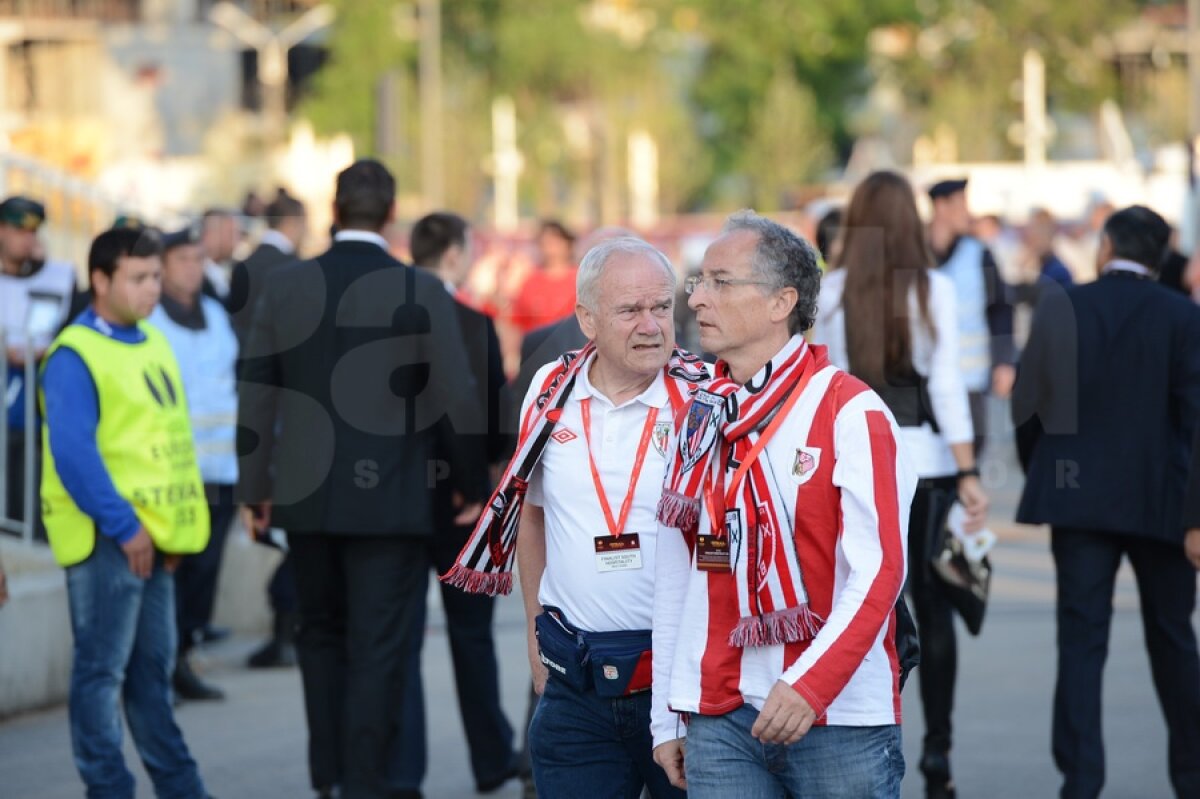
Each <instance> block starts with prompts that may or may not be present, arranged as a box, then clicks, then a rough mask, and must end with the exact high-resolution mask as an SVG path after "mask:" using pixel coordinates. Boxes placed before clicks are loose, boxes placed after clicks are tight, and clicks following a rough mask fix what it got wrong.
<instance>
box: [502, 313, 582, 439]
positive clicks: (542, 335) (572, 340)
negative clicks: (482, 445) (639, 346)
mask: <svg viewBox="0 0 1200 799" xmlns="http://www.w3.org/2000/svg"><path fill="white" fill-rule="evenodd" d="M584 344H587V336H585V335H583V331H582V330H581V329H580V328H579V320H578V319H577V318H576V317H575V315H574V314H572V315H571V316H568V317H567V318H566V319H562V320H560V321H558V322H553V323H551V324H548V325H542V326H541V327H539V328H535V329H534V330H530V331H529V332H528V333H526V334H525V338H523V339H521V369H520V371H519V372H517V376H516V378H514V379H513V381H512V384H511V385H510V386H509V391H508V403H507V405H508V407H507V410H506V412H505V414H504V416H505V422H506V423H507V425H508V427H507V428H506V429H507V431H508V432H509V433H510V439H509V443H510V445H512V444H515V443H516V438H515V436H516V434H517V433H518V432H519V431H520V424H521V419H520V417H521V403H523V402H524V401H525V394H526V393H528V391H529V384H530V383H531V382H533V376H534V375H535V374H537V370H538V369H541V368H542V367H543V366H545V365H546V364H548V363H550V361H553V360H554V359H555V358H557V357H558V356H560V355H562V354H563V353H564V352H570V351H571V350H577V349H579V348H580V347H582V346H583V345H584Z"/></svg>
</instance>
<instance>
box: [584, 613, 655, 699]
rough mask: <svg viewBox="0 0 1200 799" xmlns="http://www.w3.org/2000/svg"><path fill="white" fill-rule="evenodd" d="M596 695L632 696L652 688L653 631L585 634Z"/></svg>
mask: <svg viewBox="0 0 1200 799" xmlns="http://www.w3.org/2000/svg"><path fill="white" fill-rule="evenodd" d="M583 637H584V642H585V643H586V645H587V665H588V666H589V668H590V671H591V674H592V684H593V685H594V686H595V687H596V695H597V696H602V697H606V698H611V697H617V696H629V695H630V694H637V693H641V692H642V691H649V690H650V679H651V674H652V669H651V653H650V631H649V630H630V631H627V632H626V631H620V632H608V633H584V634H583Z"/></svg>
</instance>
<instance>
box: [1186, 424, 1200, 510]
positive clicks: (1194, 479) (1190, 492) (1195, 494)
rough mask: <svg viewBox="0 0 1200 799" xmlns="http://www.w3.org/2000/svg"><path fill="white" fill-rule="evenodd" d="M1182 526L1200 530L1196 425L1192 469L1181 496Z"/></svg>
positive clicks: (1199, 441) (1199, 431) (1199, 442)
mask: <svg viewBox="0 0 1200 799" xmlns="http://www.w3.org/2000/svg"><path fill="white" fill-rule="evenodd" d="M1183 526H1184V528H1185V529H1187V530H1200V424H1197V425H1196V440H1195V441H1193V442H1192V468H1191V471H1190V473H1189V476H1188V486H1187V493H1186V494H1184V496H1183Z"/></svg>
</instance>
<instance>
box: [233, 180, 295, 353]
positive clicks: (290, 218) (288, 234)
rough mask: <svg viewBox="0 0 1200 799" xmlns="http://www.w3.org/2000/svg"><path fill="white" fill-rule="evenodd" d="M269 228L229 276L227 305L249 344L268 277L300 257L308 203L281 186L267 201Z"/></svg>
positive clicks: (235, 326) (240, 337) (242, 338)
mask: <svg viewBox="0 0 1200 799" xmlns="http://www.w3.org/2000/svg"><path fill="white" fill-rule="evenodd" d="M266 221H267V230H266V231H265V232H264V233H263V234H262V238H260V239H259V241H258V246H257V247H255V248H254V252H252V253H250V255H248V256H247V257H246V260H244V261H238V262H237V263H235V264H234V265H233V272H232V273H231V274H230V277H229V296H228V297H227V298H226V300H225V307H226V308H227V309H228V310H229V318H230V321H231V322H232V323H233V330H234V332H235V333H237V336H238V341H239V342H240V343H241V344H242V345H245V343H246V338H247V336H248V335H249V334H250V321H251V319H253V318H254V307H255V306H256V305H257V304H258V300H259V298H260V297H261V296H262V292H263V287H264V286H265V285H266V284H267V278H268V277H269V276H270V275H271V273H272V272H274V271H275V270H276V269H278V268H279V267H281V266H283V265H285V264H290V263H292V262H293V261H295V260H296V251H297V250H298V249H299V248H300V246H301V245H302V244H303V243H304V238H305V236H306V235H308V214H307V212H306V211H305V209H304V203H302V202H300V201H299V200H298V199H296V198H295V197H293V196H292V195H290V194H288V193H287V191H285V190H284V189H282V188H280V189H279V192H278V193H277V194H276V195H275V199H274V200H272V201H271V202H270V203H269V204H268V205H267V211H266Z"/></svg>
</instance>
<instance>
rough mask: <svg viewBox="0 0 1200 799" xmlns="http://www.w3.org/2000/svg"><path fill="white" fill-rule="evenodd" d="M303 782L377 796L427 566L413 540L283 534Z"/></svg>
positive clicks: (355, 797) (354, 796)
mask: <svg viewBox="0 0 1200 799" xmlns="http://www.w3.org/2000/svg"><path fill="white" fill-rule="evenodd" d="M288 544H289V546H290V547H291V553H292V565H293V567H294V569H295V573H296V592H297V597H298V599H299V614H300V627H299V632H298V634H297V637H296V650H297V654H298V655H299V659H300V674H301V678H302V681H303V685H304V704H305V711H306V713H307V717H308V734H309V744H308V763H309V770H310V773H311V776H312V783H313V787H315V788H324V787H328V786H333V785H338V784H340V785H341V786H342V794H341V795H342V797H343V799H385V798H386V797H387V795H388V787H387V784H386V776H387V764H388V755H389V752H390V747H391V742H392V737H393V732H394V727H395V718H396V714H397V713H398V712H401V703H402V699H403V696H402V691H401V686H402V685H403V677H404V662H405V661H404V656H405V650H404V644H405V642H406V641H407V640H408V636H409V635H410V633H409V629H410V627H411V625H412V624H413V623H414V621H415V619H416V615H417V614H416V608H417V605H418V600H419V599H420V597H421V585H422V584H423V582H424V579H425V574H426V572H428V570H429V560H428V557H429V556H428V549H427V542H426V540H425V539H422V538H408V537H401V536H369V535H345V534H323V533H298V534H297V533H292V534H289V535H288Z"/></svg>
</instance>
